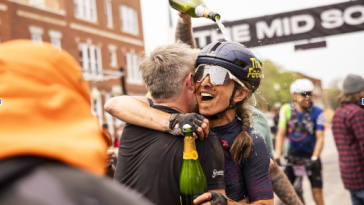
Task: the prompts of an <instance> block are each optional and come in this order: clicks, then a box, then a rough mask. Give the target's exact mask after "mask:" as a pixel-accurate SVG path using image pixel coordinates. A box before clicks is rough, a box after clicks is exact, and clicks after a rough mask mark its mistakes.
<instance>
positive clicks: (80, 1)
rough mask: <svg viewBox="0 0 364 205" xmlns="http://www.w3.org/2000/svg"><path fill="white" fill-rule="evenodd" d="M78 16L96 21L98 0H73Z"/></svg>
mask: <svg viewBox="0 0 364 205" xmlns="http://www.w3.org/2000/svg"><path fill="white" fill-rule="evenodd" d="M73 2H74V7H75V16H76V18H80V19H84V20H87V21H92V22H96V21H97V13H96V2H95V0H73Z"/></svg>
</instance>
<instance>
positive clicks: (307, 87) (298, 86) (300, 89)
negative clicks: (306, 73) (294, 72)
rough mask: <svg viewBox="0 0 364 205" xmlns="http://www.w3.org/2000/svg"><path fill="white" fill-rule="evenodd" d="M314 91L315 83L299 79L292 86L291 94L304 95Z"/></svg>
mask: <svg viewBox="0 0 364 205" xmlns="http://www.w3.org/2000/svg"><path fill="white" fill-rule="evenodd" d="M313 89H314V85H313V83H312V82H311V81H310V80H308V79H298V80H296V81H294V82H293V83H292V84H291V88H290V91H291V94H295V93H296V94H302V93H307V92H312V91H313Z"/></svg>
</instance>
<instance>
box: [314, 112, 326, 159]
mask: <svg viewBox="0 0 364 205" xmlns="http://www.w3.org/2000/svg"><path fill="white" fill-rule="evenodd" d="M324 123H325V122H324V113H323V112H322V111H321V113H320V114H319V115H318V116H317V119H316V132H315V134H316V144H315V148H314V150H313V153H312V157H317V158H319V157H320V155H321V151H322V148H323V146H324Z"/></svg>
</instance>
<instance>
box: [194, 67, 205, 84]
mask: <svg viewBox="0 0 364 205" xmlns="http://www.w3.org/2000/svg"><path fill="white" fill-rule="evenodd" d="M205 70H206V69H205V65H200V66H198V67H197V69H196V71H195V76H194V78H195V80H196V81H197V82H201V80H203V79H204V77H205V73H207V71H208V70H206V71H205Z"/></svg>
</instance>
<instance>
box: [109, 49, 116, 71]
mask: <svg viewBox="0 0 364 205" xmlns="http://www.w3.org/2000/svg"><path fill="white" fill-rule="evenodd" d="M116 49H117V47H116V46H114V45H109V53H110V66H111V67H117V66H118V58H117V54H116Z"/></svg>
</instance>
